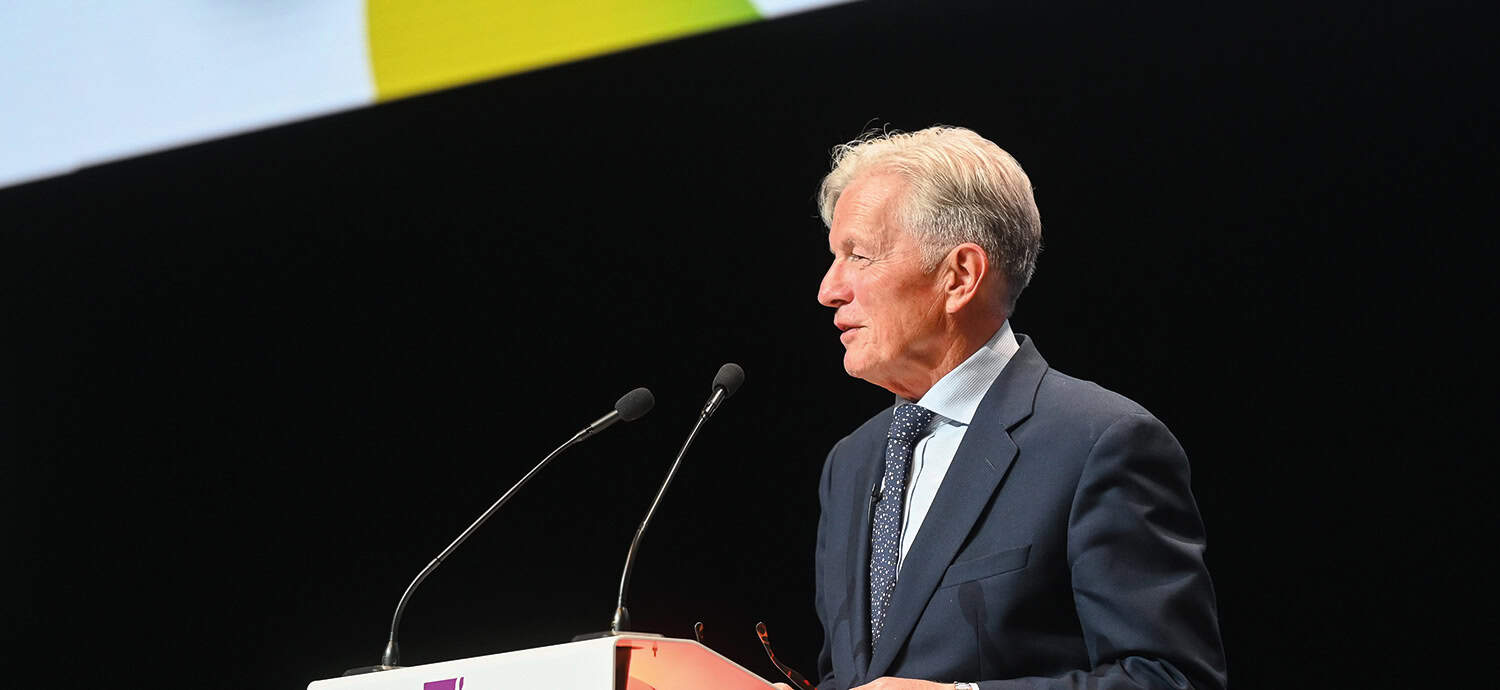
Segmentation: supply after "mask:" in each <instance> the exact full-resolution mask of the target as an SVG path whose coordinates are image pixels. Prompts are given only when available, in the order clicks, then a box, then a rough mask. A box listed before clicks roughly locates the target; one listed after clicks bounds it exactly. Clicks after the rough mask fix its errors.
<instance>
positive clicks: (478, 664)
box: [307, 633, 771, 690]
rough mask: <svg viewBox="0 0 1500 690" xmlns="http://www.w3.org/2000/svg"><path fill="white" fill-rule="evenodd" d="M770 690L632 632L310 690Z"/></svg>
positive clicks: (720, 664)
mask: <svg viewBox="0 0 1500 690" xmlns="http://www.w3.org/2000/svg"><path fill="white" fill-rule="evenodd" d="M528 687H537V688H549V689H550V688H558V689H565V690H688V689H693V690H698V689H704V690H766V688H770V687H771V684H770V683H767V682H766V681H765V680H763V679H762V678H761V677H760V676H757V675H755V674H754V673H751V672H750V671H747V670H745V668H744V667H742V666H740V665H739V664H736V663H734V662H733V661H730V660H729V659H726V658H724V657H723V656H721V655H719V654H718V653H717V652H715V651H713V650H712V649H709V648H707V647H704V646H703V645H701V644H699V643H698V642H696V641H694V640H681V639H675V638H669V637H656V636H653V635H639V636H637V635H630V634H628V633H627V634H624V635H620V636H618V637H601V638H598V639H593V640H582V641H579V642H568V643H564V644H557V645H552V646H549V647H537V648H535V649H523V650H519V651H515V652H505V653H503V654H491V655H488V656H477V657H473V658H470V659H458V660H455V661H443V662H439V663H435V664H426V665H423V666H411V667H408V668H400V669H396V670H394V671H382V672H380V673H367V674H364V675H359V676H346V677H343V678H330V679H328V680H317V681H313V682H312V683H309V684H308V686H307V690H490V689H491V688H517V689H519V688H528Z"/></svg>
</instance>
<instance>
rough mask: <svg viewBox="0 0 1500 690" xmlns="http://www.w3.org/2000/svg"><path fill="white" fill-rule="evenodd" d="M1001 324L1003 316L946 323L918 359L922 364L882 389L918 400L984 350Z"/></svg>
mask: <svg viewBox="0 0 1500 690" xmlns="http://www.w3.org/2000/svg"><path fill="white" fill-rule="evenodd" d="M1004 323H1005V316H1004V315H995V316H993V317H987V318H980V319H972V320H968V321H961V320H958V319H952V320H949V321H948V323H946V324H944V328H943V329H942V330H941V331H940V332H939V334H938V335H936V336H935V337H934V339H933V346H932V347H931V348H930V349H929V354H928V356H925V357H922V358H921V361H922V365H921V366H920V367H919V368H918V369H914V370H913V371H912V372H910V375H909V376H905V377H902V378H901V379H900V380H899V381H894V382H892V383H891V385H887V386H885V387H884V388H885V389H886V390H889V391H890V392H892V393H895V394H896V395H898V396H901V397H903V398H905V399H907V400H913V401H915V400H920V399H922V396H924V395H927V391H929V390H932V387H933V386H934V385H937V382H938V381H939V380H941V379H942V378H943V377H944V376H947V375H948V373H949V372H951V371H953V370H954V369H957V368H958V365H960V364H963V363H964V360H966V359H968V358H969V357H971V356H972V355H973V354H974V353H975V352H978V351H979V348H981V347H984V345H985V343H987V342H989V340H990V337H991V336H993V335H995V331H998V330H1000V326H1002V325H1003V324H1004Z"/></svg>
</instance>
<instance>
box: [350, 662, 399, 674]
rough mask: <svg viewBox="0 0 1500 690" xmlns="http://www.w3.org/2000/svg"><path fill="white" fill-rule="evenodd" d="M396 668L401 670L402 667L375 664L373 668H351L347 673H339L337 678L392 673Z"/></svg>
mask: <svg viewBox="0 0 1500 690" xmlns="http://www.w3.org/2000/svg"><path fill="white" fill-rule="evenodd" d="M398 668H402V667H401V666H386V665H385V664H375V665H374V666H360V667H358V668H351V669H349V670H347V671H344V672H343V673H340V674H339V676H340V677H342V676H360V675H364V674H366V673H379V672H381V671H394V670H396V669H398Z"/></svg>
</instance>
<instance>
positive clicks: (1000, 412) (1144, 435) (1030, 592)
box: [817, 336, 1226, 690]
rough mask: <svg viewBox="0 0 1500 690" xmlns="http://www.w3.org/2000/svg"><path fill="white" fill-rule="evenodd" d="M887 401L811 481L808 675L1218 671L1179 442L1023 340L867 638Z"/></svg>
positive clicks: (840, 689) (1188, 680)
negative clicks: (818, 508) (875, 641)
mask: <svg viewBox="0 0 1500 690" xmlns="http://www.w3.org/2000/svg"><path fill="white" fill-rule="evenodd" d="M890 422H891V409H887V410H885V411H883V412H881V413H880V414H878V415H876V416H875V417H874V418H873V419H871V420H870V421H868V422H866V423H865V424H864V425H863V426H861V427H860V428H859V429H857V430H856V431H855V432H854V433H852V434H850V435H849V436H847V437H845V438H844V439H843V440H841V441H839V442H838V444H837V445H835V446H834V448H833V450H832V452H830V453H829V455H828V460H827V463H826V464H825V465H824V468H823V479H822V485H821V486H820V489H819V497H820V500H821V502H822V517H821V518H820V519H819V522H818V547H817V610H818V617H819V619H820V620H821V621H822V623H823V635H824V638H823V640H824V641H823V650H822V653H821V654H820V655H819V658H818V667H819V668H818V673H819V676H820V677H821V681H820V682H819V683H818V686H819V688H820V689H821V690H844V689H846V688H851V687H855V686H858V685H861V684H864V683H867V682H869V681H871V680H874V679H876V678H878V677H881V676H896V677H904V678H920V679H925V680H934V681H940V682H949V681H968V682H978V683H979V685H980V687H981V688H982V689H983V690H1001V689H1007V690H1009V689H1019V688H1099V689H1100V690H1106V689H1113V688H1200V689H1203V688H1223V687H1224V686H1225V683H1226V674H1225V665H1224V652H1223V645H1222V643H1221V642H1220V639H1219V627H1218V621H1217V613H1216V611H1215V605H1214V593H1213V585H1212V584H1211V583H1210V582H1209V577H1208V570H1207V569H1206V568H1205V567H1204V563H1203V550H1204V534H1203V522H1202V520H1201V519H1200V518H1199V515H1198V508H1197V505H1196V504H1195V502H1194V500H1193V496H1192V493H1191V491H1190V489H1189V482H1188V462H1187V456H1186V454H1185V453H1184V452H1183V450H1182V447H1181V446H1180V445H1179V444H1178V443H1177V440H1176V439H1175V438H1173V436H1172V434H1171V432H1169V431H1167V428H1166V427H1165V426H1164V425H1163V424H1162V423H1161V422H1160V421H1158V420H1157V419H1156V418H1155V417H1153V416H1151V414H1150V413H1148V412H1147V411H1146V410H1144V409H1142V408H1141V407H1140V406H1139V405H1136V404H1135V403H1133V402H1131V401H1129V400H1127V399H1125V398H1124V397H1122V396H1120V395H1117V394H1115V393H1111V392H1109V391H1107V390H1105V389H1103V388H1101V387H1099V386H1097V385H1095V384H1093V383H1089V382H1086V381H1080V380H1078V379H1074V378H1072V377H1069V376H1066V375H1064V374H1061V373H1059V372H1057V371H1055V370H1053V369H1051V368H1050V367H1048V366H1047V362H1046V360H1043V359H1042V356H1041V355H1040V354H1039V353H1038V352H1037V350H1036V346H1035V345H1034V344H1033V343H1032V342H1031V340H1030V339H1028V338H1025V336H1021V348H1020V350H1019V351H1018V352H1017V353H1016V355H1015V356H1014V357H1013V358H1012V359H1011V361H1010V362H1009V363H1008V364H1007V365H1006V366H1005V369H1004V370H1003V371H1002V372H1001V374H1000V377H999V378H998V379H997V380H996V381H995V383H994V385H993V386H992V387H991V388H990V390H989V392H988V393H987V394H986V395H985V397H984V400H983V402H981V403H980V405H979V409H978V411H977V412H976V414H975V416H974V420H973V422H972V424H971V425H970V427H969V429H968V430H967V431H966V432H965V434H964V438H963V442H962V443H961V444H960V446H959V448H958V452H957V454H956V455H955V456H954V459H953V464H952V465H951V466H950V467H949V469H948V474H947V476H945V477H944V478H943V482H942V484H941V486H940V488H939V489H938V493H937V497H936V500H935V501H934V502H933V504H932V508H931V511H930V512H928V513H927V517H926V518H925V519H924V520H923V522H922V526H921V529H920V531H919V532H918V533H917V536H916V538H915V540H914V541H913V542H912V545H911V549H910V551H909V552H908V553H907V554H906V557H905V559H904V560H903V561H902V565H901V572H900V576H899V579H898V580H897V583H896V591H895V594H894V595H893V598H892V600H891V605H890V609H889V611H888V612H887V614H886V619H885V627H884V629H883V630H882V633H881V642H880V645H879V647H878V649H876V650H875V653H874V654H873V656H872V655H871V653H870V626H869V620H870V614H869V592H868V589H869V575H868V573H869V560H870V543H869V535H870V515H871V513H870V510H871V503H872V501H871V493H872V491H873V489H874V487H875V484H876V482H877V481H879V479H880V476H881V471H882V465H883V462H884V460H883V458H884V453H885V441H886V432H887V430H888V429H889V428H890Z"/></svg>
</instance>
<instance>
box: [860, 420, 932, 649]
mask: <svg viewBox="0 0 1500 690" xmlns="http://www.w3.org/2000/svg"><path fill="white" fill-rule="evenodd" d="M935 415H936V413H935V412H933V411H932V410H929V409H927V408H925V407H922V406H920V405H913V404H910V403H908V404H905V405H901V406H900V407H897V408H896V413H895V414H894V415H893V416H892V418H891V431H890V433H889V434H887V435H886V439H887V440H886V442H885V475H884V476H883V477H881V480H880V498H879V499H878V500H876V501H875V524H874V527H873V528H872V529H871V531H870V651H871V653H873V652H874V651H875V645H876V644H877V643H879V642H880V630H881V628H883V627H884V626H885V612H886V609H888V608H890V606H891V594H892V593H893V592H895V591H896V564H897V561H898V559H899V558H900V555H901V504H902V503H903V502H905V500H906V475H907V473H908V472H909V471H910V470H911V453H912V449H913V448H915V447H916V445H917V439H920V438H922V437H923V436H924V435H926V433H927V425H928V424H930V423H931V422H932V418H933V416H935Z"/></svg>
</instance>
